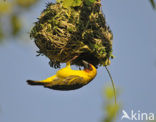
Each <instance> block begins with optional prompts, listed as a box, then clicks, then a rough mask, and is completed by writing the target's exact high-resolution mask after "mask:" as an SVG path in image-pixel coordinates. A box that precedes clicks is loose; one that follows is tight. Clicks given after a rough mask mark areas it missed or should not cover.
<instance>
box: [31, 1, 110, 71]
mask: <svg viewBox="0 0 156 122" xmlns="http://www.w3.org/2000/svg"><path fill="white" fill-rule="evenodd" d="M30 37H31V38H33V39H34V40H35V44H36V45H37V47H38V48H39V51H38V53H39V54H43V55H45V56H47V57H48V58H49V59H50V64H51V66H52V67H54V68H58V67H59V66H60V63H65V62H67V61H69V60H70V59H72V58H73V57H74V56H78V57H77V58H76V60H74V61H73V62H72V64H74V65H77V66H82V60H86V61H88V62H89V63H92V64H93V65H94V66H96V67H98V66H99V65H108V64H109V58H110V57H112V38H113V35H112V32H111V30H110V29H109V27H108V26H107V25H106V21H105V17H104V15H103V14H102V12H101V4H100V1H98V0H97V1H96V2H94V3H93V4H92V5H90V6H88V5H86V4H85V3H84V2H83V3H82V4H81V5H80V6H76V7H70V9H69V8H64V7H63V4H62V3H61V2H60V3H55V4H53V3H50V4H48V5H47V7H46V9H45V10H44V11H43V12H42V13H41V16H40V17H39V18H38V21H37V22H35V25H34V27H33V28H32V30H31V33H30Z"/></svg>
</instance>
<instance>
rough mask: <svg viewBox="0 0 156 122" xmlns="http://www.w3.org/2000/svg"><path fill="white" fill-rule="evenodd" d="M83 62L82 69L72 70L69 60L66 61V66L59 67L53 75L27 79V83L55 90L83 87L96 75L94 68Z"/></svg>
mask: <svg viewBox="0 0 156 122" xmlns="http://www.w3.org/2000/svg"><path fill="white" fill-rule="evenodd" d="M82 62H83V64H84V70H72V69H71V67H70V61H69V62H67V63H66V67H65V68H62V69H60V70H59V71H57V72H56V74H55V75H53V76H51V77H49V78H47V79H45V80H42V81H33V80H27V83H28V84H29V85H43V86H44V87H47V88H50V89H55V90H74V89H78V88H81V87H83V86H84V85H86V84H88V83H89V82H90V81H92V80H93V79H94V78H95V76H96V73H97V71H96V68H95V67H94V66H93V65H92V64H90V63H88V62H86V61H84V60H83V61H82Z"/></svg>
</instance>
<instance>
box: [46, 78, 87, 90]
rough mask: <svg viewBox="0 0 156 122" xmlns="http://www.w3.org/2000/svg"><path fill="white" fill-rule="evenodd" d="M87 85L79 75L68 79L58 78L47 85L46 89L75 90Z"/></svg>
mask: <svg viewBox="0 0 156 122" xmlns="http://www.w3.org/2000/svg"><path fill="white" fill-rule="evenodd" d="M84 85H86V84H85V83H84V79H83V78H82V77H80V76H77V75H71V76H68V77H66V78H62V79H61V78H57V79H55V80H53V82H52V83H49V84H46V85H45V87H48V88H51V89H55V90H74V89H78V88H81V87H82V86H84Z"/></svg>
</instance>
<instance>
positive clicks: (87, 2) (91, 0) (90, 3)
mask: <svg viewBox="0 0 156 122" xmlns="http://www.w3.org/2000/svg"><path fill="white" fill-rule="evenodd" d="M95 1H96V0H85V3H86V4H87V5H88V6H90V5H92V4H93V3H94V2H95Z"/></svg>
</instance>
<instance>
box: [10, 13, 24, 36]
mask: <svg viewBox="0 0 156 122" xmlns="http://www.w3.org/2000/svg"><path fill="white" fill-rule="evenodd" d="M11 25H12V35H13V36H16V35H17V34H18V32H19V31H20V30H21V26H22V25H21V20H20V18H19V17H18V16H17V15H12V16H11Z"/></svg>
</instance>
